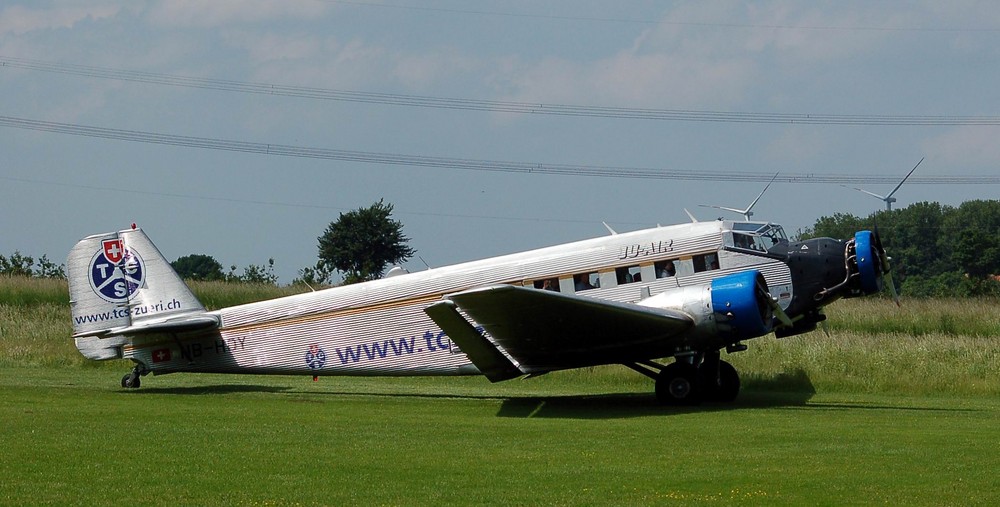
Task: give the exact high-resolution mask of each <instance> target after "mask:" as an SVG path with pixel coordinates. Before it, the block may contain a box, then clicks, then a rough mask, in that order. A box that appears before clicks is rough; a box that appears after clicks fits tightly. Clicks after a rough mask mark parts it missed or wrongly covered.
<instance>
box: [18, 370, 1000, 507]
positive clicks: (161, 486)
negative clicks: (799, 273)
mask: <svg viewBox="0 0 1000 507" xmlns="http://www.w3.org/2000/svg"><path fill="white" fill-rule="evenodd" d="M116 379H117V378H116V376H112V375H108V372H106V371H100V370H94V369H80V368H69V369H38V368H5V371H4V375H3V377H2V380H0V398H2V399H0V407H2V408H0V423H2V425H3V428H4V429H3V435H4V445H3V447H4V449H3V453H2V454H0V477H2V478H3V479H2V482H0V503H2V504H4V505H29V504H60V505H62V504H86V505H101V504H103V505H126V504H129V503H138V504H142V505H168V504H169V505H207V504H232V505H355V504H360V505H499V504H503V505H648V504H660V505H664V504H666V505H691V504H719V503H723V504H726V503H740V504H759V505H764V504H766V505H775V504H784V505H804V504H815V505H846V504H892V505H896V504H906V505H996V504H997V503H998V502H1000V483H998V479H997V475H996V471H997V470H998V469H1000V453H998V450H997V447H996V443H997V442H1000V427H998V425H997V424H996V422H997V421H998V420H1000V401H998V400H997V399H995V398H992V399H988V398H968V397H964V398H956V397H925V396H921V397H913V396H893V395H884V394H883V395H860V394H841V393H829V394H828V393H819V394H816V395H809V394H807V393H796V392H758V391H750V392H744V393H743V394H742V395H741V397H740V399H739V401H738V402H737V403H736V404H735V405H733V406H729V405H726V406H722V405H717V406H713V405H706V406H704V407H702V408H699V409H667V408H663V407H659V406H657V405H656V403H655V401H654V399H653V397H652V396H651V395H650V394H648V393H647V392H634V391H632V390H621V389H618V390H611V389H608V388H607V387H604V386H601V385H599V384H598V385H587V384H583V385H581V384H580V383H579V382H578V379H576V378H572V376H568V377H567V376H561V375H556V374H554V375H552V376H549V377H548V378H546V377H543V378H539V379H535V380H533V381H529V382H513V383H506V384H497V385H490V384H489V383H488V382H486V381H485V380H482V379H479V378H461V379H446V378H435V379H419V378H409V379H350V378H335V379H329V378H324V379H321V380H320V381H319V382H316V383H313V382H312V381H311V380H310V379H308V378H293V377H254V376H241V377H233V376H215V375H172V376H164V377H158V378H156V379H155V382H149V384H152V385H148V386H147V387H143V388H142V389H140V390H137V391H124V390H121V389H118V388H115V387H113V386H114V384H115V381H116ZM151 380H152V379H151ZM581 391H590V392H591V393H590V394H586V395H581V394H567V393H579V392H581Z"/></svg>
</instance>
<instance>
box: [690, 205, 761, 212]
mask: <svg viewBox="0 0 1000 507" xmlns="http://www.w3.org/2000/svg"><path fill="white" fill-rule="evenodd" d="M698 206H701V207H703V208H715V209H723V210H726V211H732V212H733V213H739V214H741V215H745V214H746V212H747V211H749V210H745V209H736V208H727V207H725V206H716V205H714V204H699V205H698Z"/></svg>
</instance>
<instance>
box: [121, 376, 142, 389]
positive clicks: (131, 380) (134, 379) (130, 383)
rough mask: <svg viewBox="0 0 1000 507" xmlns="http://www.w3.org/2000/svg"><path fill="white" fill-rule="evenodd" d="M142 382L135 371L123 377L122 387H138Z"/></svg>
mask: <svg viewBox="0 0 1000 507" xmlns="http://www.w3.org/2000/svg"><path fill="white" fill-rule="evenodd" d="M141 383H142V381H141V380H139V376H138V375H136V374H134V373H126V374H125V376H124V377H122V387H124V388H125V389H138V388H139V385H140V384H141Z"/></svg>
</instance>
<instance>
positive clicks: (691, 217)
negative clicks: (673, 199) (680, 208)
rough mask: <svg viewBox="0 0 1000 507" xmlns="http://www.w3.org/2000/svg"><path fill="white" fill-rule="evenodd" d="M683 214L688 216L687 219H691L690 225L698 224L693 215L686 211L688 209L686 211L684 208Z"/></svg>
mask: <svg viewBox="0 0 1000 507" xmlns="http://www.w3.org/2000/svg"><path fill="white" fill-rule="evenodd" d="M684 213H687V215H688V218H690V219H691V223H692V224H696V223H698V219H697V218H695V217H694V215H692V214H691V212H690V211H688V209H687V208H684Z"/></svg>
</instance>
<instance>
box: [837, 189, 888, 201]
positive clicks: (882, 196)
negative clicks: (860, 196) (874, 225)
mask: <svg viewBox="0 0 1000 507" xmlns="http://www.w3.org/2000/svg"><path fill="white" fill-rule="evenodd" d="M841 186H842V187H844V188H850V189H852V190H857V191H858V192H862V193H865V194H868V195H870V196H872V197H878V198H879V199H881V200H883V201H884V200H886V199H888V198H889V196H887V195H878V194H876V193H873V192H869V191H867V190H865V189H863V188H858V187H848V186H846V185H841Z"/></svg>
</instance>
